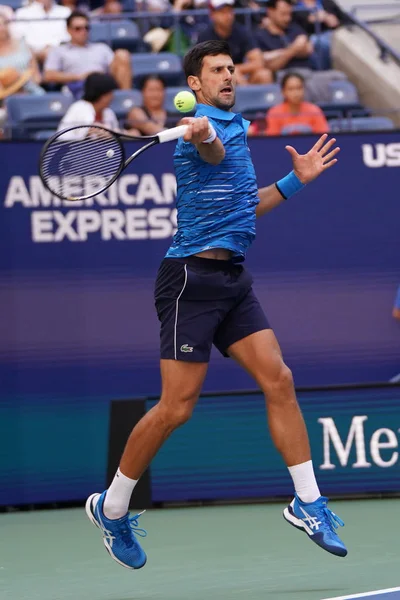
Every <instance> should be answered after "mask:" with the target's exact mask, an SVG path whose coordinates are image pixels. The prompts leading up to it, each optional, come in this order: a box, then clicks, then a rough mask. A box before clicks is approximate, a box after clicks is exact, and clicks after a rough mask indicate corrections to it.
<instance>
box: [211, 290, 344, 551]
mask: <svg viewBox="0 0 400 600" xmlns="http://www.w3.org/2000/svg"><path fill="white" fill-rule="evenodd" d="M215 343H216V345H217V347H218V348H219V349H220V350H221V351H222V352H226V353H227V354H228V355H229V356H231V357H232V358H234V359H235V360H236V361H237V362H238V363H239V364H240V365H241V366H242V367H243V368H244V369H246V371H247V372H248V373H249V374H250V375H251V376H252V377H253V378H254V379H255V381H256V382H257V383H258V385H259V386H260V388H261V389H262V391H263V392H264V395H265V398H266V405H267V412H268V423H269V428H270V431H271V437H272V439H273V442H274V444H275V446H276V448H277V449H278V451H279V452H280V453H281V455H282V457H283V459H284V461H285V463H286V465H287V467H288V469H289V472H290V475H291V476H292V479H293V483H294V486H295V490H296V496H295V499H294V501H293V502H292V504H291V505H290V507H288V508H287V509H286V510H285V518H286V519H287V520H288V521H289V522H290V523H291V524H292V525H295V526H296V527H298V528H301V529H303V530H304V531H306V532H307V533H308V535H309V536H310V537H311V538H312V539H313V541H315V542H316V543H317V544H318V545H320V546H321V547H323V548H324V549H325V550H327V551H329V552H332V553H333V554H337V555H338V556H345V555H346V554H347V551H346V548H345V546H344V545H343V543H342V542H341V540H340V539H339V537H338V536H337V535H336V533H335V528H336V527H337V525H338V524H342V522H341V521H340V519H338V518H337V517H336V516H335V515H334V514H333V513H332V512H331V511H329V509H327V507H326V503H327V500H326V499H325V498H323V497H321V495H320V492H319V489H318V485H317V482H316V479H315V475H314V469H313V465H312V462H311V453H310V445H309V441H308V434H307V429H306V426H305V423H304V419H303V416H302V414H301V411H300V408H299V405H298V403H297V400H296V394H295V389H294V384H293V378H292V374H291V371H290V369H289V368H288V367H287V366H286V365H285V363H284V361H283V358H282V353H281V350H280V348H279V344H278V342H277V340H276V337H275V335H274V333H273V332H272V330H271V329H270V328H269V325H268V322H267V320H266V317H265V315H264V313H263V310H262V308H261V306H260V304H259V302H258V300H257V298H256V297H255V295H254V293H253V292H252V290H250V292H249V293H248V294H247V295H246V296H245V297H244V298H243V300H242V301H241V302H240V303H239V304H238V305H237V306H236V308H235V310H234V311H231V313H230V315H229V317H228V318H227V319H226V321H225V322H224V323H223V324H222V325H221V327H220V328H219V330H218V332H217V335H216V338H215Z"/></svg>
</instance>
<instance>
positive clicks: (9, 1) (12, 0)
mask: <svg viewBox="0 0 400 600" xmlns="http://www.w3.org/2000/svg"><path fill="white" fill-rule="evenodd" d="M1 4H3V5H4V6H9V7H10V8H12V9H13V10H18V9H19V8H22V7H23V6H26V2H25V0H3V1H2V2H1Z"/></svg>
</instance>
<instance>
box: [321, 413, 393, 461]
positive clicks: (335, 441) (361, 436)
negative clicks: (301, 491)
mask: <svg viewBox="0 0 400 600" xmlns="http://www.w3.org/2000/svg"><path fill="white" fill-rule="evenodd" d="M367 420H368V417H367V416H366V415H361V416H355V417H353V419H352V421H351V425H350V430H349V433H348V436H347V440H346V444H345V445H344V444H343V442H342V440H341V438H340V435H339V432H338V430H337V428H336V425H335V421H334V420H333V419H332V418H331V417H324V418H321V419H318V423H321V425H322V428H323V452H324V462H323V463H322V465H320V469H324V470H326V469H336V465H335V464H334V463H333V462H332V460H331V445H332V447H333V448H334V449H335V451H336V454H337V457H338V459H339V463H340V465H341V466H342V467H347V466H348V462H349V457H350V452H351V449H352V447H353V443H354V445H355V451H356V461H355V462H354V463H353V464H352V465H351V466H352V468H354V469H365V468H368V467H371V466H372V463H371V462H368V460H367V456H366V443H365V431H364V423H365V421H367ZM398 447H399V441H398V439H397V436H396V433H395V432H394V431H393V430H392V429H388V428H382V429H377V430H376V431H375V432H374V433H373V434H372V436H371V440H370V443H369V451H370V455H371V460H372V462H373V463H374V464H375V465H377V466H378V467H381V468H388V467H392V466H393V465H395V464H396V463H397V462H398V460H399V452H397V451H394V452H392V454H391V456H390V457H388V458H387V460H384V459H383V458H382V455H381V450H383V449H391V450H395V449H398Z"/></svg>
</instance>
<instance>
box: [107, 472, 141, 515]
mask: <svg viewBox="0 0 400 600" xmlns="http://www.w3.org/2000/svg"><path fill="white" fill-rule="evenodd" d="M137 482H138V479H129V477H126V475H124V474H123V473H121V471H120V470H119V469H118V471H117V472H116V474H115V477H114V479H113V480H112V483H111V485H110V487H109V488H108V490H107V494H106V498H105V500H104V506H103V512H104V514H105V516H106V517H107V519H120V518H121V517H124V516H125V515H126V513H127V512H128V510H129V502H130V500H131V496H132V492H133V490H134V488H135V485H136V484H137Z"/></svg>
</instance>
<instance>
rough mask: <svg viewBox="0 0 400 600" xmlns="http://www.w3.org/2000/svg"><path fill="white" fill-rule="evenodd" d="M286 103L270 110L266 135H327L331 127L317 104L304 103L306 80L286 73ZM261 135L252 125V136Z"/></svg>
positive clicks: (283, 94) (284, 95)
mask: <svg viewBox="0 0 400 600" xmlns="http://www.w3.org/2000/svg"><path fill="white" fill-rule="evenodd" d="M281 88H282V96H283V99H284V102H282V104H277V105H276V106H273V107H272V108H270V110H269V111H268V113H267V116H266V132H265V133H266V135H282V134H297V133H326V132H328V131H329V125H328V123H327V121H326V119H325V115H324V113H323V112H322V110H321V109H320V108H319V106H317V105H316V104H311V103H310V102H305V101H304V92H305V90H304V79H303V77H302V76H301V75H299V74H298V73H286V75H285V76H284V78H283V79H282V83H281ZM255 133H260V131H259V130H257V127H256V126H255V125H254V124H252V126H251V131H250V134H255Z"/></svg>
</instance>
